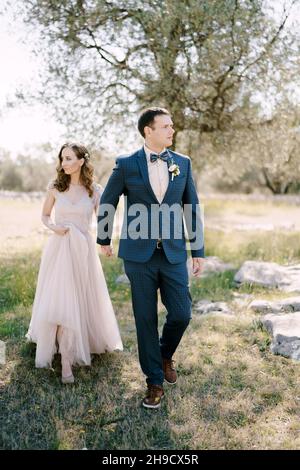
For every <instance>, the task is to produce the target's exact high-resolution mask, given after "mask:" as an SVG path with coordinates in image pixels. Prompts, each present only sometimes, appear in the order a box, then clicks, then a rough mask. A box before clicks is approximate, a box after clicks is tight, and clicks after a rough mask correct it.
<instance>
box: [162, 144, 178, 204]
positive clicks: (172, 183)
mask: <svg viewBox="0 0 300 470" xmlns="http://www.w3.org/2000/svg"><path fill="white" fill-rule="evenodd" d="M169 154H170V156H171V157H172V160H173V162H174V163H175V165H176V164H177V165H178V162H177V158H176V156H175V155H174V154H173V153H171V152H170V150H169ZM175 184H176V176H174V179H173V181H172V173H171V172H170V171H169V184H168V187H167V191H166V194H165V195H164V198H163V200H162V204H163V203H164V202H166V200H167V198H168V197H169V195H170V194H171V192H172V191H173V189H174V186H175Z"/></svg>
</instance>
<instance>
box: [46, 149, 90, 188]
mask: <svg viewBox="0 0 300 470" xmlns="http://www.w3.org/2000/svg"><path fill="white" fill-rule="evenodd" d="M65 148H70V149H71V150H73V152H74V153H75V155H76V157H77V158H78V160H80V159H81V158H83V159H84V163H83V165H82V167H81V171H80V182H81V184H82V185H83V186H84V187H85V188H86V190H87V192H88V193H89V196H90V197H92V196H93V186H92V185H93V180H94V168H93V166H92V165H91V164H90V162H89V159H90V154H89V152H88V150H87V149H86V147H84V145H80V144H76V143H69V142H67V143H65V144H64V145H63V146H62V147H61V149H60V151H59V153H58V165H57V167H56V172H57V175H56V179H55V180H54V181H53V186H54V188H56V189H57V190H58V191H60V192H63V191H66V190H67V189H69V186H70V182H71V176H70V175H67V174H66V173H65V171H64V169H63V168H62V151H63V150H64V149H65Z"/></svg>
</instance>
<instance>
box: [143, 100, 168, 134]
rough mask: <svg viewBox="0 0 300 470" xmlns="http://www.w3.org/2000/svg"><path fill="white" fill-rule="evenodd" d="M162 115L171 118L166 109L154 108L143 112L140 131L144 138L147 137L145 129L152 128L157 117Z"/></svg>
mask: <svg viewBox="0 0 300 470" xmlns="http://www.w3.org/2000/svg"><path fill="white" fill-rule="evenodd" d="M160 114H166V115H168V116H170V113H169V111H168V110H167V109H165V108H158V107H152V108H147V109H145V110H144V111H143V112H142V114H141V115H140V117H139V120H138V130H139V131H140V134H141V135H142V136H143V137H145V132H144V128H145V127H146V126H149V127H151V125H153V123H154V118H155V116H159V115H160Z"/></svg>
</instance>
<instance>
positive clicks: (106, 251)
mask: <svg viewBox="0 0 300 470" xmlns="http://www.w3.org/2000/svg"><path fill="white" fill-rule="evenodd" d="M101 253H102V254H103V255H104V256H108V257H109V256H112V255H113V249H112V247H111V246H110V245H102V246H101Z"/></svg>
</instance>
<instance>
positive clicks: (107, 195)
mask: <svg viewBox="0 0 300 470" xmlns="http://www.w3.org/2000/svg"><path fill="white" fill-rule="evenodd" d="M124 189H125V183H124V175H123V169H122V165H121V163H120V159H119V158H118V159H117V160H116V165H115V167H114V169H113V172H112V174H111V176H110V178H109V180H108V182H107V185H106V187H105V190H104V191H103V194H102V196H101V199H100V204H99V210H98V217H97V221H98V224H97V243H98V244H99V245H102V246H109V245H110V244H111V238H112V230H113V223H114V216H115V211H116V208H117V206H118V203H119V199H120V196H121V194H123V192H124Z"/></svg>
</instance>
